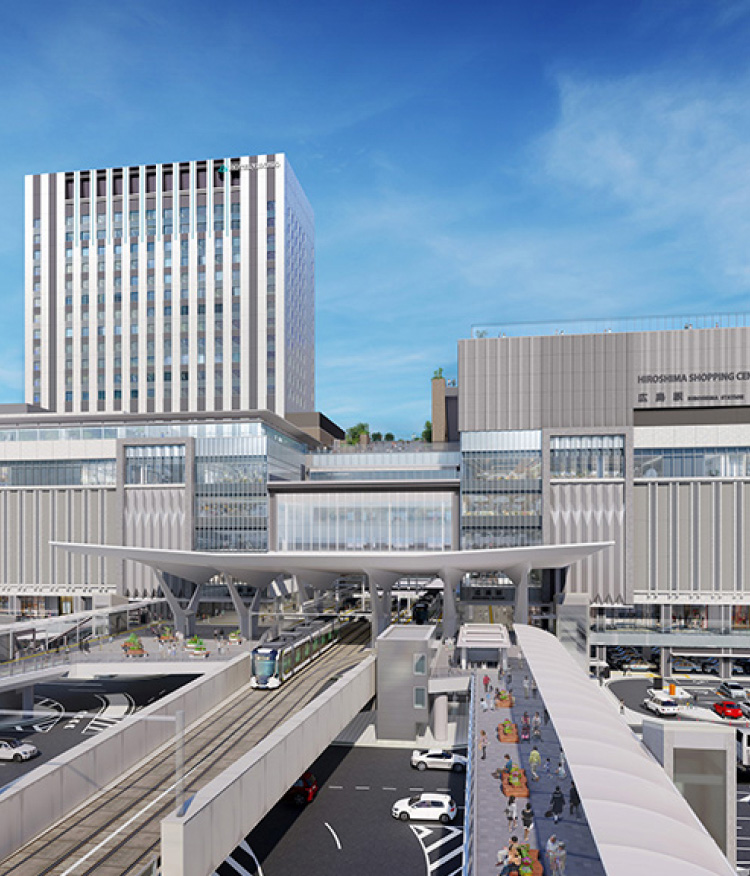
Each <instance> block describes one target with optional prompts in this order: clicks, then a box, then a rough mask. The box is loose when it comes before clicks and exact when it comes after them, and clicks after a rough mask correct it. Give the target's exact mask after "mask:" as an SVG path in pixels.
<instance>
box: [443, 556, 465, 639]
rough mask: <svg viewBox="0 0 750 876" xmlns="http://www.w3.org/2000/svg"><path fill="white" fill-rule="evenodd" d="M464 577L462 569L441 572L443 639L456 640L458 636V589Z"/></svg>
mask: <svg viewBox="0 0 750 876" xmlns="http://www.w3.org/2000/svg"><path fill="white" fill-rule="evenodd" d="M463 576H464V573H463V572H462V571H461V570H460V569H442V570H441V572H440V579H441V580H442V582H443V639H455V638H456V636H457V635H458V611H457V608H456V588H457V587H458V585H459V584H460V583H461V579H462V578H463Z"/></svg>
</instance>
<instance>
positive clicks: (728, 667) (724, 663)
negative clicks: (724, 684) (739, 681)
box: [719, 657, 732, 679]
mask: <svg viewBox="0 0 750 876" xmlns="http://www.w3.org/2000/svg"><path fill="white" fill-rule="evenodd" d="M731 677H732V658H731V657H719V678H721V679H727V678H731Z"/></svg>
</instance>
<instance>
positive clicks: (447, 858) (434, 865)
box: [430, 846, 464, 870]
mask: <svg viewBox="0 0 750 876" xmlns="http://www.w3.org/2000/svg"><path fill="white" fill-rule="evenodd" d="M463 853H464V847H463V846H457V847H456V848H455V849H453V851H452V852H448V854H447V855H444V856H443V857H442V858H440V859H439V860H437V861H432V862H431V864H430V866H431V867H432V869H433V870H437V868H438V867H440V866H441V864H444V863H445V862H446V861H450V859H451V858H455V857H456V855H463Z"/></svg>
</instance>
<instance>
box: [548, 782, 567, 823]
mask: <svg viewBox="0 0 750 876" xmlns="http://www.w3.org/2000/svg"><path fill="white" fill-rule="evenodd" d="M549 809H550V813H551V814H552V818H553V819H554V822H555V824H557V822H558V821H559V820H560V818H561V816H562V814H563V810H564V809H565V796H564V794H563V792H562V791H561V790H560V786H559V785H556V786H555V790H554V791H553V792H552V796H551V797H550V800H549Z"/></svg>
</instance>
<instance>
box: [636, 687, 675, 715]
mask: <svg viewBox="0 0 750 876" xmlns="http://www.w3.org/2000/svg"><path fill="white" fill-rule="evenodd" d="M643 705H644V706H645V707H646V708H647V709H650V710H651V711H652V712H656V714H657V715H661V716H662V717H663V718H665V717H668V716H670V715H676V714H677V712H678V711H679V709H680V707H679V704H678V702H677V700H676V699H674V697H672V696H670V695H669V693H668V692H667V691H665V690H654V689H653V688H652V689H651V690H648V691H646V699H645V700H644V701H643Z"/></svg>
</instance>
